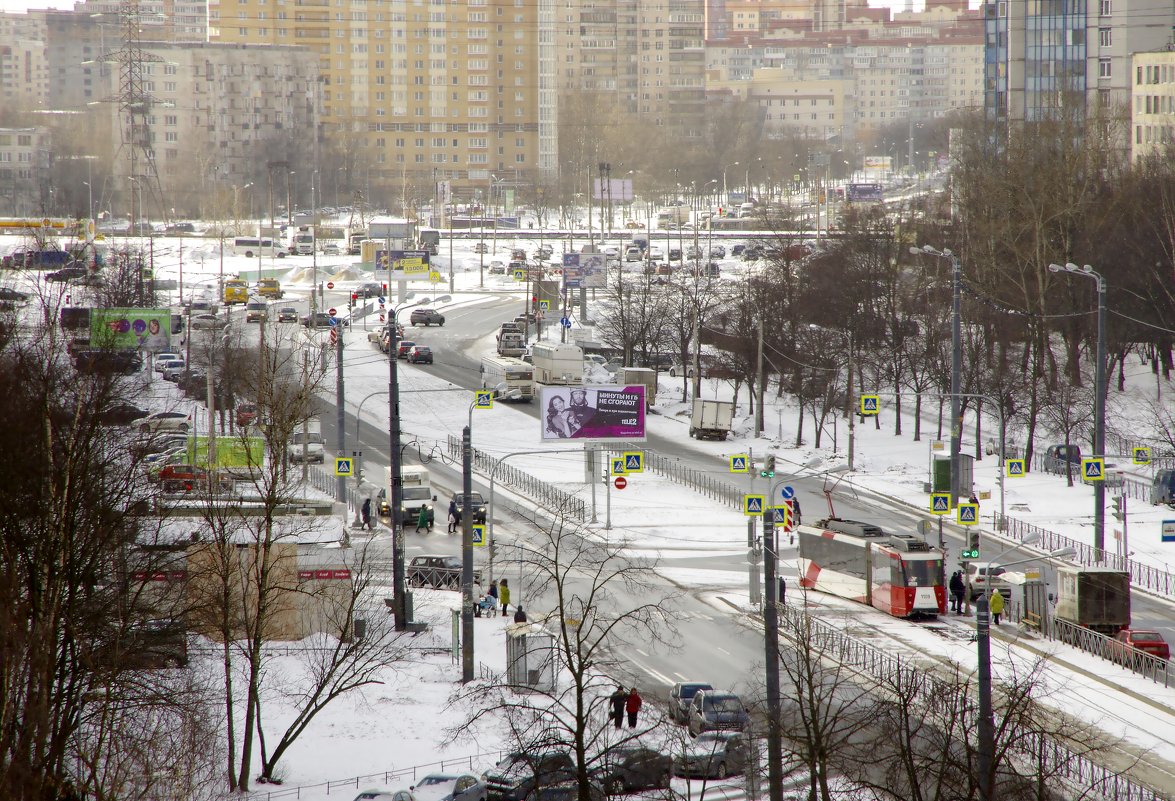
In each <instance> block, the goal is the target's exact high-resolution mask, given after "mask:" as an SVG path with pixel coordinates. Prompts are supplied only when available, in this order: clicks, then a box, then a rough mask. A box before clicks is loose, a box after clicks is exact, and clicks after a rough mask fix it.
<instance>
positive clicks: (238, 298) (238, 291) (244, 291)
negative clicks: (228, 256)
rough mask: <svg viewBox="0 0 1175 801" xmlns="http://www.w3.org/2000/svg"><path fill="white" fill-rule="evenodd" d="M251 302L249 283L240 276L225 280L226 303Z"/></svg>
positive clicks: (228, 304)
mask: <svg viewBox="0 0 1175 801" xmlns="http://www.w3.org/2000/svg"><path fill="white" fill-rule="evenodd" d="M248 302H249V285H248V284H247V283H246V282H244V281H242V280H241V279H240V278H230V279H228V280H227V281H225V282H224V305H225V306H231V305H233V304H234V303H248Z"/></svg>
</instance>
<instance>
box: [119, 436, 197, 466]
mask: <svg viewBox="0 0 1175 801" xmlns="http://www.w3.org/2000/svg"><path fill="white" fill-rule="evenodd" d="M187 446H188V437H187V435H186V434H168V435H167V436H151V437H143V438H142V439H139V440H136V441H135V442H132V443H131V444H130V446H129V447H128V448H127V450H128V451H129V452H130V454H131V456H132V457H134V458H135V459H144V460H145V459H147V457H149V456H151V455H152V454H156V453H167V452H169V451H174V450H176V449H179V448H184V449H186V448H187Z"/></svg>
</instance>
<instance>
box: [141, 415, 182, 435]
mask: <svg viewBox="0 0 1175 801" xmlns="http://www.w3.org/2000/svg"><path fill="white" fill-rule="evenodd" d="M135 424H136V425H137V426H138V427H139V431H141V432H142V433H144V434H153V433H155V432H156V431H177V432H179V433H181V434H186V433H188V429H189V428H190V427H191V423H190V422H189V420H188V414H187V413H186V412H155V413H154V414H149V415H147V416H146V417H143V418H140V419H139V420H136V421H135Z"/></svg>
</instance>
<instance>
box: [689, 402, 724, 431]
mask: <svg viewBox="0 0 1175 801" xmlns="http://www.w3.org/2000/svg"><path fill="white" fill-rule="evenodd" d="M733 419H734V404H733V403H732V402H730V401H720V400H703V399H702V398H695V399H694V408H693V410H692V411H691V413H690V421H689V435H690V436H691V437H693V438H694V439H726V437H727V435H728V434H730V426H731V422H732V421H733Z"/></svg>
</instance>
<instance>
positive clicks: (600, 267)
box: [563, 253, 608, 289]
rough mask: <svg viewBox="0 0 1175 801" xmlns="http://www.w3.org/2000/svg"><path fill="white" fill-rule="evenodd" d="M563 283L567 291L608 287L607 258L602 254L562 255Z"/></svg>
mask: <svg viewBox="0 0 1175 801" xmlns="http://www.w3.org/2000/svg"><path fill="white" fill-rule="evenodd" d="M563 283H564V284H565V287H566V288H567V289H579V288H580V287H584V288H586V289H602V288H604V287H605V286H607V285H608V257H607V256H605V255H604V254H603V253H564V254H563Z"/></svg>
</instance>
